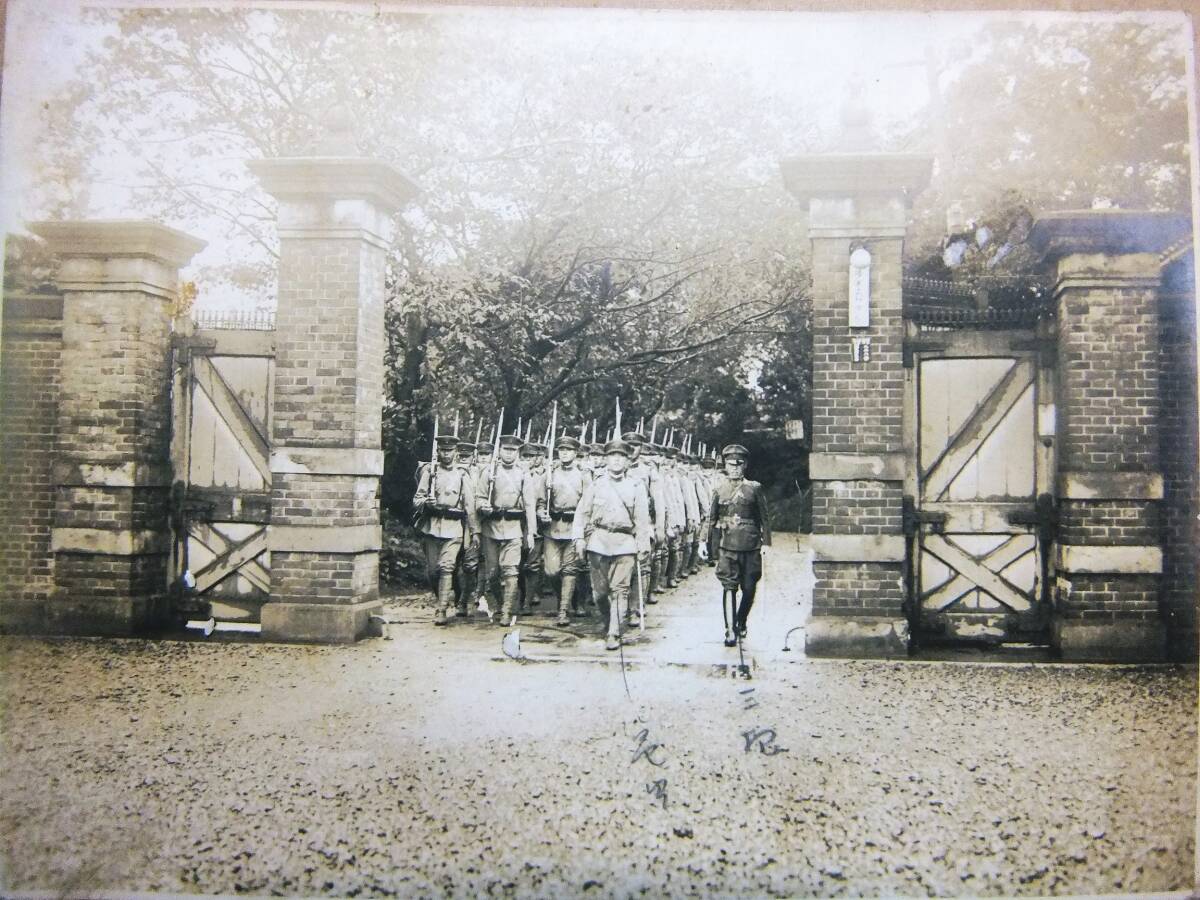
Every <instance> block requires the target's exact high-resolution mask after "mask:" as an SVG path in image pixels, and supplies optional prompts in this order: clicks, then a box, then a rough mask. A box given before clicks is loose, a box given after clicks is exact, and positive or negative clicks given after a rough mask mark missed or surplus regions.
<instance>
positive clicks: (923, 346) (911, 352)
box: [902, 338, 949, 369]
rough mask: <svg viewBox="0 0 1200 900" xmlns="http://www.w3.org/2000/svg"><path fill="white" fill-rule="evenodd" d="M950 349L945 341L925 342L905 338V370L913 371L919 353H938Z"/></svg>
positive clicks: (903, 351)
mask: <svg viewBox="0 0 1200 900" xmlns="http://www.w3.org/2000/svg"><path fill="white" fill-rule="evenodd" d="M948 347H949V345H948V344H947V343H945V342H944V341H923V340H920V339H918V338H905V339H904V345H903V348H902V354H903V359H904V368H906V369H911V368H912V367H913V366H914V365H916V355H917V354H918V353H936V352H937V351H939V350H945V349H947V348H948Z"/></svg>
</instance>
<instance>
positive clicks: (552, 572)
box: [537, 437, 591, 625]
mask: <svg viewBox="0 0 1200 900" xmlns="http://www.w3.org/2000/svg"><path fill="white" fill-rule="evenodd" d="M554 449H555V453H556V455H557V458H556V459H555V461H554V465H553V467H552V468H551V469H550V470H549V472H548V473H547V475H546V478H545V480H544V481H543V484H544V489H543V490H542V491H541V492H540V493H539V494H538V501H537V516H538V522H539V523H541V526H542V532H543V540H542V563H543V572H544V574H545V576H546V578H547V579H549V580H551V581H553V580H554V579H556V578H561V581H560V583H559V590H558V619H557V620H556V624H558V625H567V624H569V623H570V621H571V619H570V614H571V611H572V609H573V608H574V604H575V585H576V583H577V581H578V579H579V576H580V575H581V574H582V573H583V564H582V562H581V561H580V558H579V554H577V553H576V552H575V541H574V540H573V539H572V536H571V528H572V526H573V524H574V522H575V510H576V508H577V507H578V506H579V501H580V499H581V498H582V497H583V492H584V490H585V489H586V488H587V486H588V483H589V482H590V481H591V478H590V477H589V476H588V474H587V473H586V472H584V471H583V470H582V469H581V468H580V467H579V466H578V465H577V464H576V461H575V460H576V454H577V453H578V451H579V441H577V440H575V438H573V437H563V438H559V440H558V442H557V443H556V444H555V448H554Z"/></svg>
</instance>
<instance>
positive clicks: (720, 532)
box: [708, 444, 771, 647]
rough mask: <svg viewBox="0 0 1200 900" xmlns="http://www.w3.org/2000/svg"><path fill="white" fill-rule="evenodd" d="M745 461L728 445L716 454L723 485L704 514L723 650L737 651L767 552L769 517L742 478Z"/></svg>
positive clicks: (762, 499)
mask: <svg viewBox="0 0 1200 900" xmlns="http://www.w3.org/2000/svg"><path fill="white" fill-rule="evenodd" d="M749 455H750V454H749V451H748V450H746V448H745V447H743V446H742V445H741V444H730V445H729V446H728V447H726V448H725V449H724V450H722V451H721V457H722V459H723V460H724V462H725V480H724V481H722V482H721V483H719V484H718V485H717V488H716V490H714V491H713V498H712V507H711V509H710V510H709V520H710V521H711V522H712V530H711V531H710V535H709V550H708V552H709V556H710V557H715V558H716V560H717V580H719V581H720V582H721V589H722V595H721V611H722V614H723V615H724V617H725V646H726V647H733V646H736V645H737V639H738V638H744V637H745V636H746V619H747V617H749V615H750V608H751V607H752V606H753V605H754V592H755V590H756V589H757V587H758V580H759V579H760V578H761V577H762V555H763V552H764V551H765V550H766V548H767V547H770V546H771V516H770V513H769V512H768V510H767V499H766V495H765V493H764V491H763V487H762V485H761V484H759V483H758V482H757V481H750V480H748V479H747V478H746V477H745V474H746V459H747V457H748V456H749ZM739 588H740V589H741V592H742V600H741V604H740V605H739V604H738V602H737V592H738V589H739Z"/></svg>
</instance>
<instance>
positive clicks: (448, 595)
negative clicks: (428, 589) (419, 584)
mask: <svg viewBox="0 0 1200 900" xmlns="http://www.w3.org/2000/svg"><path fill="white" fill-rule="evenodd" d="M453 605H454V573H453V572H439V573H438V586H437V612H436V613H435V614H434V616H433V624H434V625H445V624H446V620H447V618H448V616H449V613H450V607H451V606H453Z"/></svg>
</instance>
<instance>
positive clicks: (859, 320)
mask: <svg viewBox="0 0 1200 900" xmlns="http://www.w3.org/2000/svg"><path fill="white" fill-rule="evenodd" d="M870 325H871V254H870V253H869V252H868V251H867V249H866V248H865V247H859V248H858V249H857V250H855V251H854V252H853V253H851V254H850V327H851V328H868V327H870Z"/></svg>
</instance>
